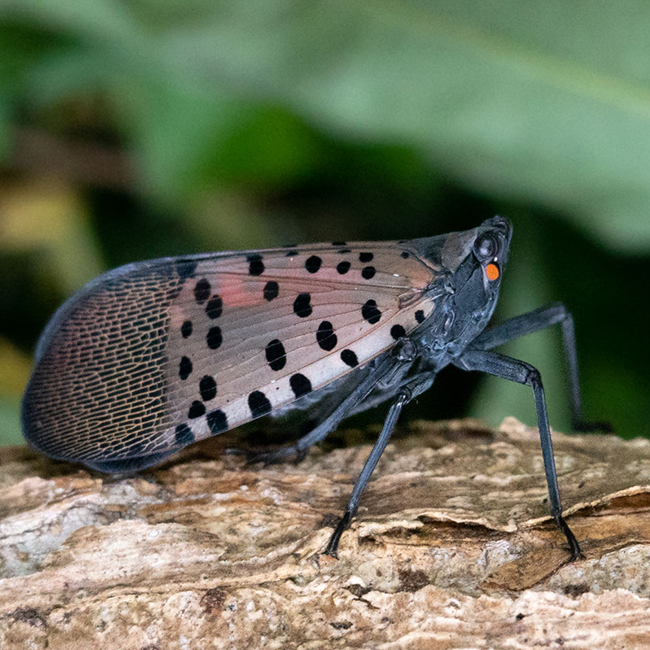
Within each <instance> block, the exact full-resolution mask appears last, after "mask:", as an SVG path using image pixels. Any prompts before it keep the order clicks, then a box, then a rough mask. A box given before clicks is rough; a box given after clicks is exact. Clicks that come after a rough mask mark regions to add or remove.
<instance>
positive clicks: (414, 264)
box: [22, 217, 582, 557]
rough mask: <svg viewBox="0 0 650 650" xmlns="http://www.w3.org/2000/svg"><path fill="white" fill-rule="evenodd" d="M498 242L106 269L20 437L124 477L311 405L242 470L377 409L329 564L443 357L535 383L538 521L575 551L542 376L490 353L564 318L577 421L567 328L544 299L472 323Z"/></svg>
mask: <svg viewBox="0 0 650 650" xmlns="http://www.w3.org/2000/svg"><path fill="white" fill-rule="evenodd" d="M510 237H511V226H510V223H509V222H508V221H507V220H506V219H503V218H501V217H494V218H493V219H489V220H487V221H485V222H484V223H483V224H482V225H481V226H479V227H478V228H474V229H472V230H467V231H464V232H457V233H450V234H447V235H440V236H437V237H427V238H422V239H414V240H412V241H405V242H383V243H368V242H364V243H354V244H345V243H343V242H335V243H333V244H312V245H307V246H302V247H285V248H274V249H268V250H256V251H242V252H224V253H208V254H204V255H192V256H188V257H173V258H163V259H158V260H152V261H148V262H139V263H136V264H129V265H127V266H123V267H121V268H118V269H115V270H113V271H110V272H108V273H106V274H104V275H102V276H100V277H98V278H96V279H95V280H93V281H92V282H90V283H89V284H87V285H86V286H85V287H84V288H83V289H81V290H80V291H79V292H78V293H77V294H75V295H74V296H73V297H72V298H70V299H69V300H68V301H67V302H66V303H65V304H64V305H63V306H62V307H61V308H60V309H59V310H58V311H57V312H56V314H55V315H54V317H53V318H52V320H51V322H50V323H49V325H48V326H47V327H46V329H45V331H44V332H43V334H42V336H41V338H40V340H39V343H38V346H37V349H36V368H35V370H34V373H33V375H32V378H31V380H30V382H29V386H28V387H27V391H26V393H25V396H24V400H23V410H22V418H23V428H24V432H25V437H26V438H27V440H28V441H29V442H30V443H31V444H32V445H33V446H34V447H36V448H37V449H39V450H41V451H42V452H44V453H46V454H48V455H49V456H52V457H53V458H58V459H64V460H71V461H79V462H81V463H84V464H85V465H87V466H88V467H91V468H93V469H96V470H99V471H102V472H124V471H133V470H139V469H143V468H145V467H150V466H152V465H156V464H157V463H160V462H161V461H163V460H164V459H165V458H167V457H168V456H170V455H171V454H172V453H174V452H176V451H178V450H179V449H181V448H183V447H185V446H186V445H189V444H190V443H192V442H194V441H195V440H201V439H203V438H207V437H209V436H213V435H216V434H218V433H222V432H223V431H226V430H228V429H232V428H234V427H237V426H239V425H241V424H243V423H245V422H248V421H250V420H253V419H255V418H259V417H261V416H263V415H267V414H272V415H278V414H281V413H284V412H285V411H286V410H287V409H289V408H314V409H315V410H316V412H317V413H318V418H317V423H316V424H315V426H314V428H313V430H312V431H310V432H309V433H308V434H307V435H305V436H303V437H302V438H300V439H299V440H298V441H297V442H296V443H295V444H294V445H292V446H291V447H288V448H284V449H281V450H280V451H277V452H273V453H271V454H262V455H260V456H258V457H256V458H254V459H253V460H264V461H266V462H271V461H277V460H279V459H281V458H283V457H285V456H287V455H289V454H297V455H298V456H301V455H304V454H305V453H306V451H307V450H308V449H309V447H310V446H311V445H313V444H314V443H316V442H319V441H321V440H323V439H324V438H325V436H327V434H328V433H329V432H331V431H332V430H334V429H335V428H336V427H337V426H338V424H339V423H340V422H341V420H343V419H344V418H345V417H347V416H349V415H352V414H354V413H358V412H360V411H363V410H365V409H367V408H370V407H372V406H375V405H377V404H379V403H381V402H384V401H390V402H391V406H390V409H389V412H388V416H387V418H386V421H385V423H384V427H383V430H382V432H381V434H380V436H379V439H378V441H377V443H376V444H375V446H374V448H373V450H372V452H371V454H370V456H369V458H368V460H367V462H366V465H365V466H364V468H363V471H362V472H361V475H360V477H359V479H358V481H357V483H356V485H355V487H354V490H353V493H352V497H351V499H350V502H349V504H348V507H347V509H346V511H345V514H344V516H343V518H342V519H341V521H340V522H339V525H338V526H337V528H336V530H335V532H334V534H333V535H332V537H331V539H330V542H329V544H328V546H327V549H326V552H327V553H329V554H331V555H335V554H336V549H337V546H338V541H339V538H340V536H341V533H342V532H343V531H344V530H345V529H346V528H347V527H348V526H349V525H350V521H351V519H352V518H353V517H354V515H355V513H356V510H357V506H358V503H359V499H360V497H361V493H362V491H363V489H364V487H365V485H366V483H367V482H368V480H369V478H370V475H371V474H372V472H373V470H374V468H375V466H376V464H377V462H378V460H379V457H380V456H381V454H382V452H383V450H384V448H385V447H386V445H387V443H388V440H389V437H390V435H391V433H392V431H393V428H394V427H395V424H396V422H397V419H398V417H399V414H400V412H401V410H402V408H403V407H404V405H405V404H406V403H407V402H409V401H410V400H412V399H413V398H414V397H416V396H417V395H419V394H420V393H422V392H423V391H425V390H426V389H427V388H429V387H430V386H431V384H432V383H433V380H434V378H435V376H436V374H437V373H438V372H439V371H440V370H441V369H442V368H443V367H445V366H447V365H449V364H454V365H456V366H458V367H460V368H463V369H465V370H479V371H483V372H487V373H491V374H493V375H497V376H499V377H503V378H505V379H509V380H511V381H515V382H519V383H522V384H526V385H528V386H530V387H532V389H533V391H534V396H535V403H536V406H537V418H538V424H539V430H540V436H541V443H542V450H543V457H544V464H545V470H546V479H547V482H548V489H549V495H550V505H551V513H552V515H553V517H554V518H555V520H556V522H557V524H558V526H559V527H560V529H561V530H562V532H563V533H564V535H565V536H566V538H567V540H568V542H569V546H570V550H571V554H572V556H573V557H577V556H578V555H579V554H580V549H579V546H578V542H577V541H576V539H575V537H574V535H573V533H572V532H571V530H570V529H569V527H568V525H567V524H566V522H565V521H564V519H563V517H562V506H561V502H560V494H559V489H558V484H557V476H556V471H555V463H554V458H553V450H552V444H551V436H550V430H549V424H548V416H547V413H546V406H545V402H544V390H543V388H542V382H541V379H540V375H539V372H538V371H537V370H536V369H535V368H534V367H533V366H531V365H529V364H527V363H525V362H523V361H518V360H516V359H512V358H510V357H507V356H504V355H501V354H498V353H495V352H492V351H491V350H492V348H494V347H497V346H499V345H501V344H503V343H505V342H507V341H510V340H512V339H514V338H517V337H519V336H522V335H524V334H528V333H531V332H534V331H537V330H540V329H542V328H545V327H548V326H550V325H553V324H555V323H562V329H563V335H564V343H565V351H566V356H567V359H568V366H569V378H570V382H571V396H572V406H573V414H574V420H575V422H574V424H575V425H576V426H582V414H581V404H580V390H579V383H578V371H577V360H576V353H575V343H574V333H573V321H572V318H571V315H570V314H569V313H568V312H567V311H566V309H565V308H564V306H563V305H561V304H555V305H552V306H550V307H548V308H544V309H539V310H537V311H534V312H531V313H529V314H525V315H523V316H519V317H516V318H513V319H511V320H508V321H506V322H505V323H503V324H502V325H500V326H498V327H494V328H492V329H490V330H485V327H486V325H487V323H488V321H489V319H490V317H491V315H492V312H493V311H494V307H495V304H496V300H497V296H498V293H499V286H500V283H501V276H502V273H503V270H504V266H505V262H506V258H507V255H508V248H509V244H510ZM484 330H485V331H484Z"/></svg>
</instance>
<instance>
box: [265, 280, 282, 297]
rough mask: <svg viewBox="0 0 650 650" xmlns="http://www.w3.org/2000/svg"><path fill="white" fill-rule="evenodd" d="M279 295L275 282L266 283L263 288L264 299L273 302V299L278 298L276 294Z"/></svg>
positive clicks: (278, 288)
mask: <svg viewBox="0 0 650 650" xmlns="http://www.w3.org/2000/svg"><path fill="white" fill-rule="evenodd" d="M279 293H280V287H279V285H278V283H277V282H276V281H275V280H271V282H267V283H266V285H265V287H264V299H265V300H268V301H269V302H271V300H274V299H275V298H277V297H278V294H279Z"/></svg>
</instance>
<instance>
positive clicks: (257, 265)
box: [246, 253, 264, 275]
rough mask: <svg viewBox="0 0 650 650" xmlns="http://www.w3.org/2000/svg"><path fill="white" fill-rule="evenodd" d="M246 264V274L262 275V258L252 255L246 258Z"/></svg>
mask: <svg viewBox="0 0 650 650" xmlns="http://www.w3.org/2000/svg"><path fill="white" fill-rule="evenodd" d="M246 260H247V262H248V272H249V273H250V274H251V275H262V273H264V262H263V261H262V256H261V255H259V254H258V253H253V254H251V255H248V256H247V257H246Z"/></svg>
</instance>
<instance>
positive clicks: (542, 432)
mask: <svg viewBox="0 0 650 650" xmlns="http://www.w3.org/2000/svg"><path fill="white" fill-rule="evenodd" d="M454 365H456V366H458V367H459V368H462V369H463V370H478V371H480V372H487V373H489V374H491V375H495V376H497V377H501V378H502V379H508V380H509V381H515V382H517V383H519V384H525V385H526V386H530V387H531V388H532V389H533V394H534V397H535V409H536V411H537V425H538V427H539V437H540V440H541V444H542V457H543V459H544V472H545V474H546V484H547V485H548V495H549V500H550V506H551V515H553V517H554V519H555V521H556V523H557V525H558V527H559V528H560V530H561V531H562V532H563V533H564V536H565V537H566V539H567V542H568V543H569V548H570V550H571V559H576V558H577V557H579V556H580V554H581V553H580V546H579V545H578V541H577V540H576V538H575V535H574V534H573V533H572V532H571V529H570V528H569V526H568V524H567V523H566V521H564V518H563V517H562V501H561V499H560V488H559V486H558V482H557V470H556V468H555V457H554V456H553V441H552V440H551V429H550V427H549V422H548V412H547V410H546V397H545V395H544V386H543V385H542V378H541V375H540V374H539V371H538V370H537V368H535V367H534V366H531V365H530V364H529V363H526V362H525V361H520V360H519V359H513V358H512V357H507V356H505V355H504V354H499V353H498V352H488V351H485V350H472V349H467V350H465V352H463V354H462V355H461V356H460V357H459V358H458V359H456V360H455V361H454Z"/></svg>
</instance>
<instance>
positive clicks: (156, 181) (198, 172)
mask: <svg viewBox="0 0 650 650" xmlns="http://www.w3.org/2000/svg"><path fill="white" fill-rule="evenodd" d="M648 34H650V5H649V4H648V3H646V2H644V1H642V0H623V1H618V2H616V3H612V2H600V1H589V2H587V1H584V0H582V1H581V0H576V1H574V2H570V3H568V2H566V1H565V0H547V1H546V2H544V3H540V2H537V1H536V2H531V1H526V0H524V1H521V0H517V1H516V2H515V1H514V0H512V1H510V0H501V1H490V0H474V1H469V0H448V1H446V2H445V1H428V2H427V1H424V0H419V1H418V0H404V1H400V2H397V1H385V0H368V1H365V2H361V3H356V2H349V1H347V0H346V1H343V0H323V1H320V2H319V1H315V0H309V1H302V0H239V1H235V0H230V1H225V0H221V1H219V0H183V1H178V0H128V1H126V0H124V1H118V0H83V2H81V1H79V2H76V1H72V2H60V1H59V0H39V1H37V0H15V1H6V0H0V355H2V358H0V443H9V442H15V441H20V439H21V438H20V429H19V421H18V404H19V398H20V393H21V390H22V387H23V385H24V382H25V380H26V373H27V370H28V367H29V363H30V355H31V353H32V351H33V346H34V344H35V341H36V338H37V336H38V333H39V331H40V329H41V328H42V327H43V326H44V324H45V322H46V320H47V318H48V316H49V315H50V314H51V313H52V312H53V310H54V309H55V308H56V306H57V305H58V304H59V303H60V302H61V301H62V300H63V299H64V298H65V297H66V296H67V295H69V294H70V293H71V292H72V291H73V290H74V289H75V288H77V287H79V286H80V285H81V284H83V282H85V281H87V280H88V279H90V278H91V277H93V276H94V275H96V274H97V273H99V272H101V271H102V270H105V269H107V268H110V267H112V266H116V265H118V264H122V263H124V262H128V261H133V260H139V259H145V258H150V257H156V256H159V255H168V254H180V253H187V252H195V251H209V250H224V249H238V248H252V247H271V246H276V245H280V244H284V243H288V242H301V243H307V242H311V241H319V240H325V241H330V240H348V241H352V240H355V239H407V238H411V237H421V236H427V235H432V234H437V233H440V232H446V231H449V230H454V229H463V228H466V227H473V226H475V225H477V224H478V223H479V222H481V221H482V220H483V219H485V218H487V217H489V216H491V215H493V214H495V213H498V214H503V215H505V216H508V217H510V218H511V220H512V221H513V222H514V225H515V231H514V238H513V243H512V250H511V257H510V262H509V266H508V268H507V270H506V275H505V277H504V283H503V290H502V296H501V300H500V304H499V308H498V311H497V315H496V318H497V319H503V318H505V317H507V316H511V315H514V314H517V313H521V312H524V311H526V310H530V309H533V308H536V307H538V306H541V305H543V304H545V303H549V302H552V301H556V300H561V301H563V302H565V303H566V304H567V305H568V306H569V308H570V309H571V310H572V311H573V312H574V314H575V318H576V325H577V335H578V344H579V356H580V361H581V368H582V371H583V386H584V398H585V405H586V412H587V416H588V417H589V418H592V419H609V420H610V421H611V422H612V423H613V424H614V426H615V428H616V431H617V432H618V433H620V434H621V435H623V436H625V437H633V436H636V435H643V436H650V425H649V424H648V423H649V421H650V418H649V417H648V415H649V413H648V411H649V400H648V398H649V394H650V390H649V388H650V387H649V383H650V380H649V378H648V376H649V373H648V366H649V362H650V358H649V357H650V345H649V344H648V335H647V330H648V326H647V321H646V319H647V314H648V307H649V303H650V299H649V298H648V296H649V294H650V291H649V290H648V287H647V284H648V279H649V277H650V275H649V272H650V256H649V254H650V217H649V209H650V65H648V61H650V39H649V38H648ZM508 351H509V352H510V353H512V354H514V355H517V356H519V357H521V358H524V359H526V360H528V361H530V362H532V363H534V364H536V365H538V366H539V368H540V370H541V371H542V376H543V377H544V380H545V384H546V388H547V392H548V397H549V408H550V412H551V422H552V424H553V425H554V426H555V427H556V428H558V429H565V430H566V429H567V428H568V409H567V398H566V391H565V387H564V383H563V382H564V372H563V366H562V357H561V351H560V346H559V332H555V331H551V332H547V333H543V334H537V335H534V336H531V337H528V338H527V339H524V340H521V341H520V342H517V343H516V344H514V345H511V346H510V347H509V350H508ZM408 414H409V415H410V416H411V417H416V416H417V417H421V416H427V417H433V418H438V417H455V416H460V415H463V414H472V415H478V416H480V417H483V418H484V419H486V420H487V421H488V422H489V423H491V424H497V423H498V422H499V421H500V420H501V418H502V417H504V416H505V415H516V416H518V417H520V418H522V419H523V420H524V421H526V422H528V423H531V424H532V423H533V422H534V409H533V402H532V395H530V391H529V390H528V389H526V388H524V387H521V386H514V385H509V384H507V383H505V382H502V381H498V380H494V379H491V378H479V377H477V376H474V375H469V374H463V373H460V372H455V371H454V370H449V371H446V372H445V373H444V374H443V375H441V376H440V378H439V380H438V381H437V384H436V386H435V388H434V389H433V390H432V391H430V392H429V393H427V394H426V395H424V396H423V397H421V398H420V400H419V403H418V404H417V405H412V406H410V407H409V409H408ZM381 415H382V413H381V412H380V410H377V412H376V413H375V414H374V417H376V418H378V419H379V418H381Z"/></svg>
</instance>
